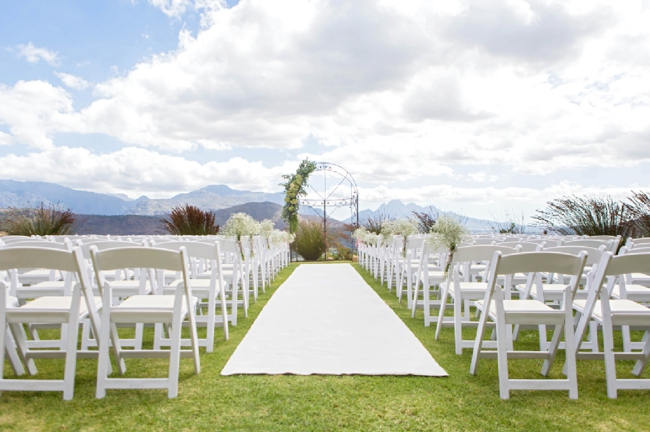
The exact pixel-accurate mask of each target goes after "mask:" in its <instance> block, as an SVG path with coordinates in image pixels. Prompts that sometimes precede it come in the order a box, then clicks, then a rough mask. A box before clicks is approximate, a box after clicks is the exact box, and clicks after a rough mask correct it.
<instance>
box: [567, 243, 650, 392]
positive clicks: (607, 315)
mask: <svg viewBox="0 0 650 432" xmlns="http://www.w3.org/2000/svg"><path fill="white" fill-rule="evenodd" d="M647 269H650V253H639V254H626V255H621V256H612V254H611V253H609V252H606V253H605V254H604V255H603V257H602V263H601V265H600V268H599V273H598V275H597V276H596V277H595V280H594V283H593V284H592V289H591V290H590V292H589V295H588V297H587V299H586V300H576V301H575V304H574V307H575V308H576V309H577V310H578V312H579V313H580V314H581V315H580V320H579V321H578V326H577V329H576V335H575V337H576V344H575V347H574V349H575V350H576V351H577V352H576V357H577V358H579V359H604V361H605V376H606V380H607V396H608V397H609V398H612V399H615V398H616V397H617V392H618V390H650V379H647V378H645V379H644V378H631V379H629V378H628V379H622V378H617V376H616V359H617V358H618V359H621V360H635V363H634V368H633V369H632V373H633V374H634V375H636V376H639V375H641V373H642V372H643V369H644V368H645V366H646V365H647V364H648V358H649V357H650V308H648V307H646V306H644V305H642V304H640V303H637V302H635V301H633V300H630V299H625V298H620V299H612V298H610V296H611V292H612V288H613V286H614V284H615V283H616V280H617V279H621V278H623V277H625V275H626V274H630V273H635V272H643V271H646V270H647ZM604 285H606V286H605V287H604ZM592 320H593V321H594V322H596V323H598V324H599V325H600V326H602V332H603V352H593V351H592V352H582V351H578V349H579V347H580V343H581V341H582V339H583V338H584V335H585V333H586V330H587V327H589V323H590V322H591V321H592ZM619 326H620V327H621V328H622V329H623V330H625V328H629V327H634V328H636V329H639V330H642V331H643V332H644V334H643V344H642V346H641V347H640V349H632V346H631V344H629V343H628V344H625V343H624V344H623V351H615V350H614V328H615V327H619ZM567 349H568V348H567Z"/></svg>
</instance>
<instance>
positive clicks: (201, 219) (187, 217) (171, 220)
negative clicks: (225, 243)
mask: <svg viewBox="0 0 650 432" xmlns="http://www.w3.org/2000/svg"><path fill="white" fill-rule="evenodd" d="M161 222H162V223H163V224H164V225H165V228H166V229H167V231H168V232H169V233H170V234H176V235H210V234H217V233H218V232H219V225H217V224H216V223H215V214H214V213H213V212H211V211H207V210H201V209H200V208H198V207H196V206H193V205H189V204H185V205H184V206H178V207H174V208H173V209H172V211H171V212H170V213H169V216H168V218H167V219H162V220H161Z"/></svg>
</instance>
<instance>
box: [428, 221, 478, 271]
mask: <svg viewBox="0 0 650 432" xmlns="http://www.w3.org/2000/svg"><path fill="white" fill-rule="evenodd" d="M467 235H468V232H467V230H466V229H465V227H463V226H462V225H461V224H460V223H459V222H458V221H457V220H456V219H453V218H450V217H449V216H441V217H439V218H438V220H437V221H436V223H435V224H434V225H433V227H432V228H431V231H430V234H429V238H428V243H429V245H431V246H432V247H434V248H436V249H446V250H447V251H448V255H447V263H446V264H445V275H446V274H447V273H448V272H449V266H450V265H451V261H452V260H453V258H454V252H455V251H456V249H457V248H458V246H459V245H460V244H461V243H462V241H463V240H464V239H465V237H466V236H467Z"/></svg>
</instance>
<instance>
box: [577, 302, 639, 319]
mask: <svg viewBox="0 0 650 432" xmlns="http://www.w3.org/2000/svg"><path fill="white" fill-rule="evenodd" d="M586 304H587V301H586V300H574V301H573V305H574V307H575V308H576V309H578V310H580V311H584V310H585V307H586ZM609 306H610V308H611V311H612V313H611V316H612V324H614V325H620V324H629V325H650V309H649V308H647V307H645V306H643V305H642V304H639V303H637V302H635V301H632V300H629V299H612V300H610V301H609ZM592 317H593V318H595V319H596V320H598V321H601V322H602V320H603V312H602V305H601V302H600V300H598V301H596V304H595V306H594V312H593V314H592Z"/></svg>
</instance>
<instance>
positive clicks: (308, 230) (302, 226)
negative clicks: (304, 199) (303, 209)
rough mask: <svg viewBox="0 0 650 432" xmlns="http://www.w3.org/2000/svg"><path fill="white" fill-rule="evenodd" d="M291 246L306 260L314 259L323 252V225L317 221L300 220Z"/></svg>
mask: <svg viewBox="0 0 650 432" xmlns="http://www.w3.org/2000/svg"><path fill="white" fill-rule="evenodd" d="M293 246H294V248H295V250H296V252H297V253H298V255H300V256H301V257H303V258H304V259H305V260H306V261H316V260H318V259H319V258H320V257H321V256H322V255H323V254H324V253H325V248H326V246H325V235H324V234H323V227H322V226H321V224H319V223H317V222H309V221H301V222H300V223H299V224H298V230H297V231H296V239H295V241H294V243H293Z"/></svg>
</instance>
